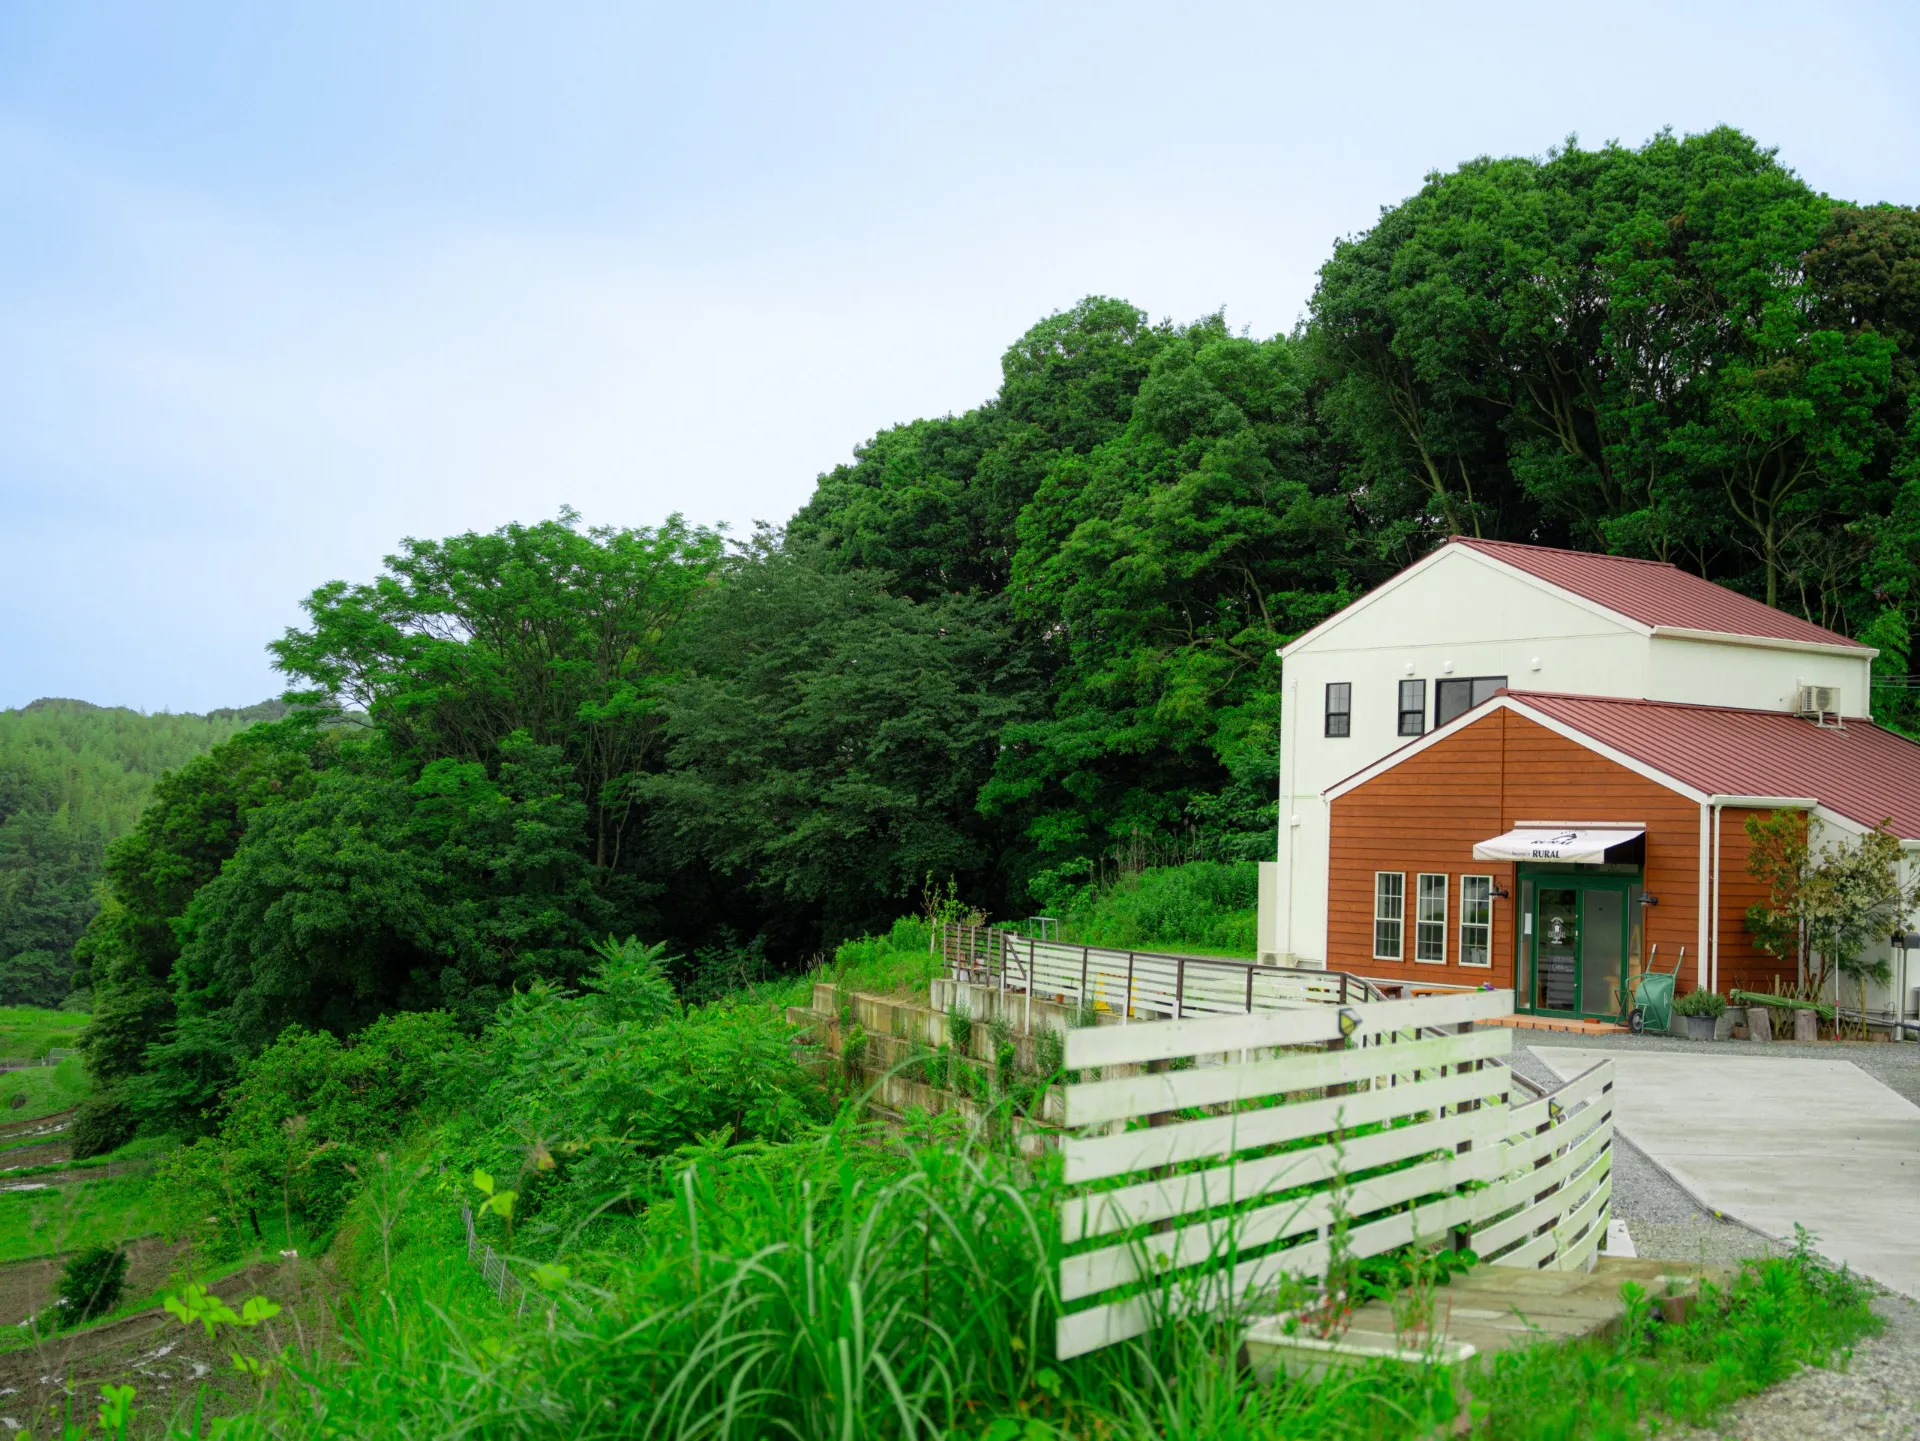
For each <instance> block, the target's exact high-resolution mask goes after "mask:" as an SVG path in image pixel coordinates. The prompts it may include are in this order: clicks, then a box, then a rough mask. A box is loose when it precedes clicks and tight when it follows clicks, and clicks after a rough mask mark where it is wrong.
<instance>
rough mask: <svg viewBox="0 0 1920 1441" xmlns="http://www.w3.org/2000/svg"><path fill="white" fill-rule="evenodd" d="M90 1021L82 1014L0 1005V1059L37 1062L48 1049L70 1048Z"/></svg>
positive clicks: (37, 1007) (36, 1007)
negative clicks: (53, 1047) (52, 1047)
mask: <svg viewBox="0 0 1920 1441" xmlns="http://www.w3.org/2000/svg"><path fill="white" fill-rule="evenodd" d="M92 1019H93V1018H92V1017H91V1016H89V1015H87V1013H86V1012H84V1011H50V1010H47V1009H46V1008H45V1007H43V1006H0V1060H9V1061H37V1060H39V1059H40V1057H42V1056H44V1055H46V1053H47V1050H48V1048H49V1047H51V1046H72V1045H76V1044H77V1043H78V1042H79V1038H80V1032H81V1031H83V1030H85V1029H86V1026H87V1023H88V1022H89V1021H91V1020H92Z"/></svg>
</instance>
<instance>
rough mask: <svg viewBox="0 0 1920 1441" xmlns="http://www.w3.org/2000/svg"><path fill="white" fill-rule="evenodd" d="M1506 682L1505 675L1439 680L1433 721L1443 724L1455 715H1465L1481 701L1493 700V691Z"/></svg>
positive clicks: (1434, 690)
mask: <svg viewBox="0 0 1920 1441" xmlns="http://www.w3.org/2000/svg"><path fill="white" fill-rule="evenodd" d="M1506 683H1507V678H1506V677H1505V676H1503V675H1476V676H1468V677H1467V678H1466V679H1464V680H1443V681H1441V682H1439V683H1438V684H1437V685H1435V686H1434V688H1433V723H1434V724H1435V725H1437V726H1443V725H1445V724H1446V723H1447V722H1448V721H1450V720H1452V719H1453V718H1454V717H1455V716H1463V715H1465V714H1466V713H1467V712H1468V711H1470V710H1472V709H1473V708H1474V707H1475V706H1477V705H1479V704H1480V702H1481V701H1487V700H1492V699H1493V693H1494V692H1495V691H1497V690H1499V689H1501V688H1502V687H1503V686H1505V685H1506Z"/></svg>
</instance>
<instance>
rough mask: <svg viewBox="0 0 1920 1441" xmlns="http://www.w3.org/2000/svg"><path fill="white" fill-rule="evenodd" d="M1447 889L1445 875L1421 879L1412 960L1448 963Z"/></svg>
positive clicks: (1436, 963)
mask: <svg viewBox="0 0 1920 1441" xmlns="http://www.w3.org/2000/svg"><path fill="white" fill-rule="evenodd" d="M1447 885H1448V878H1447V877H1446V876H1444V875H1428V874H1426V873H1425V872H1422V873H1421V875H1420V889H1419V891H1418V892H1417V896H1416V900H1417V905H1418V909H1417V910H1415V912H1414V919H1413V958H1414V959H1415V960H1416V961H1425V962H1427V963H1428V964H1429V965H1438V966H1444V965H1445V964H1446V963H1447Z"/></svg>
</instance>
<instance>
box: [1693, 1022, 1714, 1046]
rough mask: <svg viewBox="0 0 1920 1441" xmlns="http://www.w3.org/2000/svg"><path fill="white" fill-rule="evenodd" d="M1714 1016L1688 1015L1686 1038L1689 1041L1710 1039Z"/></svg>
mask: <svg viewBox="0 0 1920 1441" xmlns="http://www.w3.org/2000/svg"><path fill="white" fill-rule="evenodd" d="M1713 1030H1714V1018H1713V1017H1712V1016H1688V1017H1687V1039H1688V1040H1689V1041H1711V1040H1712V1039H1713Z"/></svg>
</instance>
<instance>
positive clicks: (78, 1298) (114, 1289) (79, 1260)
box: [60, 1245, 127, 1326]
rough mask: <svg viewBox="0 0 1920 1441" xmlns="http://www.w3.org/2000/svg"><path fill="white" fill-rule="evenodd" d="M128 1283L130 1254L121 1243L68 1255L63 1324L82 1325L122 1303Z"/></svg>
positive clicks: (62, 1275)
mask: <svg viewBox="0 0 1920 1441" xmlns="http://www.w3.org/2000/svg"><path fill="white" fill-rule="evenodd" d="M126 1285H127V1253H126V1252H125V1251H122V1250H121V1249H120V1248H119V1247H118V1246H104V1245H103V1246H89V1247H87V1248H86V1249H85V1250H84V1251H76V1252H75V1253H74V1254H73V1255H72V1256H70V1257H68V1258H67V1264H66V1265H65V1266H64V1267H62V1268H61V1271H60V1323H61V1324H62V1325H63V1326H78V1325H79V1324H80V1323H81V1322H82V1321H91V1320H92V1319H93V1318H94V1317H95V1316H104V1315H106V1314H107V1312H109V1311H111V1310H112V1309H113V1308H114V1307H115V1306H118V1305H119V1304H120V1293H121V1292H122V1291H124V1290H125V1289H126Z"/></svg>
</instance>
